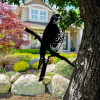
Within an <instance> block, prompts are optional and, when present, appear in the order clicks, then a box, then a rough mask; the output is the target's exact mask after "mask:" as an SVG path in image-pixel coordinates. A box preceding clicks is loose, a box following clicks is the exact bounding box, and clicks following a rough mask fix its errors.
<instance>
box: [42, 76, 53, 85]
mask: <svg viewBox="0 0 100 100" xmlns="http://www.w3.org/2000/svg"><path fill="white" fill-rule="evenodd" d="M51 80H52V77H51V76H45V78H44V80H43V84H45V85H47V84H49V83H50V82H51Z"/></svg>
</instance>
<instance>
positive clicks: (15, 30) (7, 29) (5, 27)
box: [0, 2, 28, 52]
mask: <svg viewBox="0 0 100 100" xmlns="http://www.w3.org/2000/svg"><path fill="white" fill-rule="evenodd" d="M25 26H26V25H25V23H23V22H21V21H19V20H18V18H17V15H16V14H15V13H14V7H12V6H10V5H8V4H7V3H2V2H0V49H1V50H3V52H4V51H8V50H10V49H11V48H19V47H20V45H21V44H23V43H28V41H25V40H23V34H25V32H24V27H25Z"/></svg>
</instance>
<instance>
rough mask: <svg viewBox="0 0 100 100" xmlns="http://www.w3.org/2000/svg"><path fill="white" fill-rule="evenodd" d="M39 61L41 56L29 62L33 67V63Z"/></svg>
mask: <svg viewBox="0 0 100 100" xmlns="http://www.w3.org/2000/svg"><path fill="white" fill-rule="evenodd" d="M37 61H39V58H36V59H33V60H32V61H30V63H29V64H30V66H31V67H32V65H33V64H34V63H35V62H37Z"/></svg>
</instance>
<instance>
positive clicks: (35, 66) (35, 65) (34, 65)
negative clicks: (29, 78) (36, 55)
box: [32, 61, 42, 69]
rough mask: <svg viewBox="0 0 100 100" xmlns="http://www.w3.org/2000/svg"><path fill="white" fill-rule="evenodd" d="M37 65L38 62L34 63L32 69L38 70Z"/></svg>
mask: <svg viewBox="0 0 100 100" xmlns="http://www.w3.org/2000/svg"><path fill="white" fill-rule="evenodd" d="M38 64H39V61H37V62H35V63H34V64H33V66H32V68H34V69H38ZM41 67H42V66H41ZM41 67H40V68H41Z"/></svg>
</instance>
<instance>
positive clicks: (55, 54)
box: [25, 28, 75, 67]
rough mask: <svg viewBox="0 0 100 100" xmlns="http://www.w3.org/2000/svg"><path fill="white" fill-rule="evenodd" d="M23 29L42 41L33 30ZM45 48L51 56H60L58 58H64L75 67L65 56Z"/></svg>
mask: <svg viewBox="0 0 100 100" xmlns="http://www.w3.org/2000/svg"><path fill="white" fill-rule="evenodd" d="M25 31H26V32H28V33H30V34H32V35H34V36H35V38H36V39H38V40H39V41H40V42H42V39H41V38H40V36H39V35H37V34H36V33H35V32H33V31H32V30H30V29H28V28H26V29H25ZM47 50H48V51H49V52H50V53H51V55H52V56H56V57H58V58H60V59H62V60H65V61H66V62H67V63H69V64H70V65H71V66H73V67H75V65H74V64H73V63H71V62H70V61H69V60H68V59H67V58H65V57H63V56H61V55H59V54H58V53H56V52H54V51H53V50H52V49H50V48H47Z"/></svg>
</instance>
